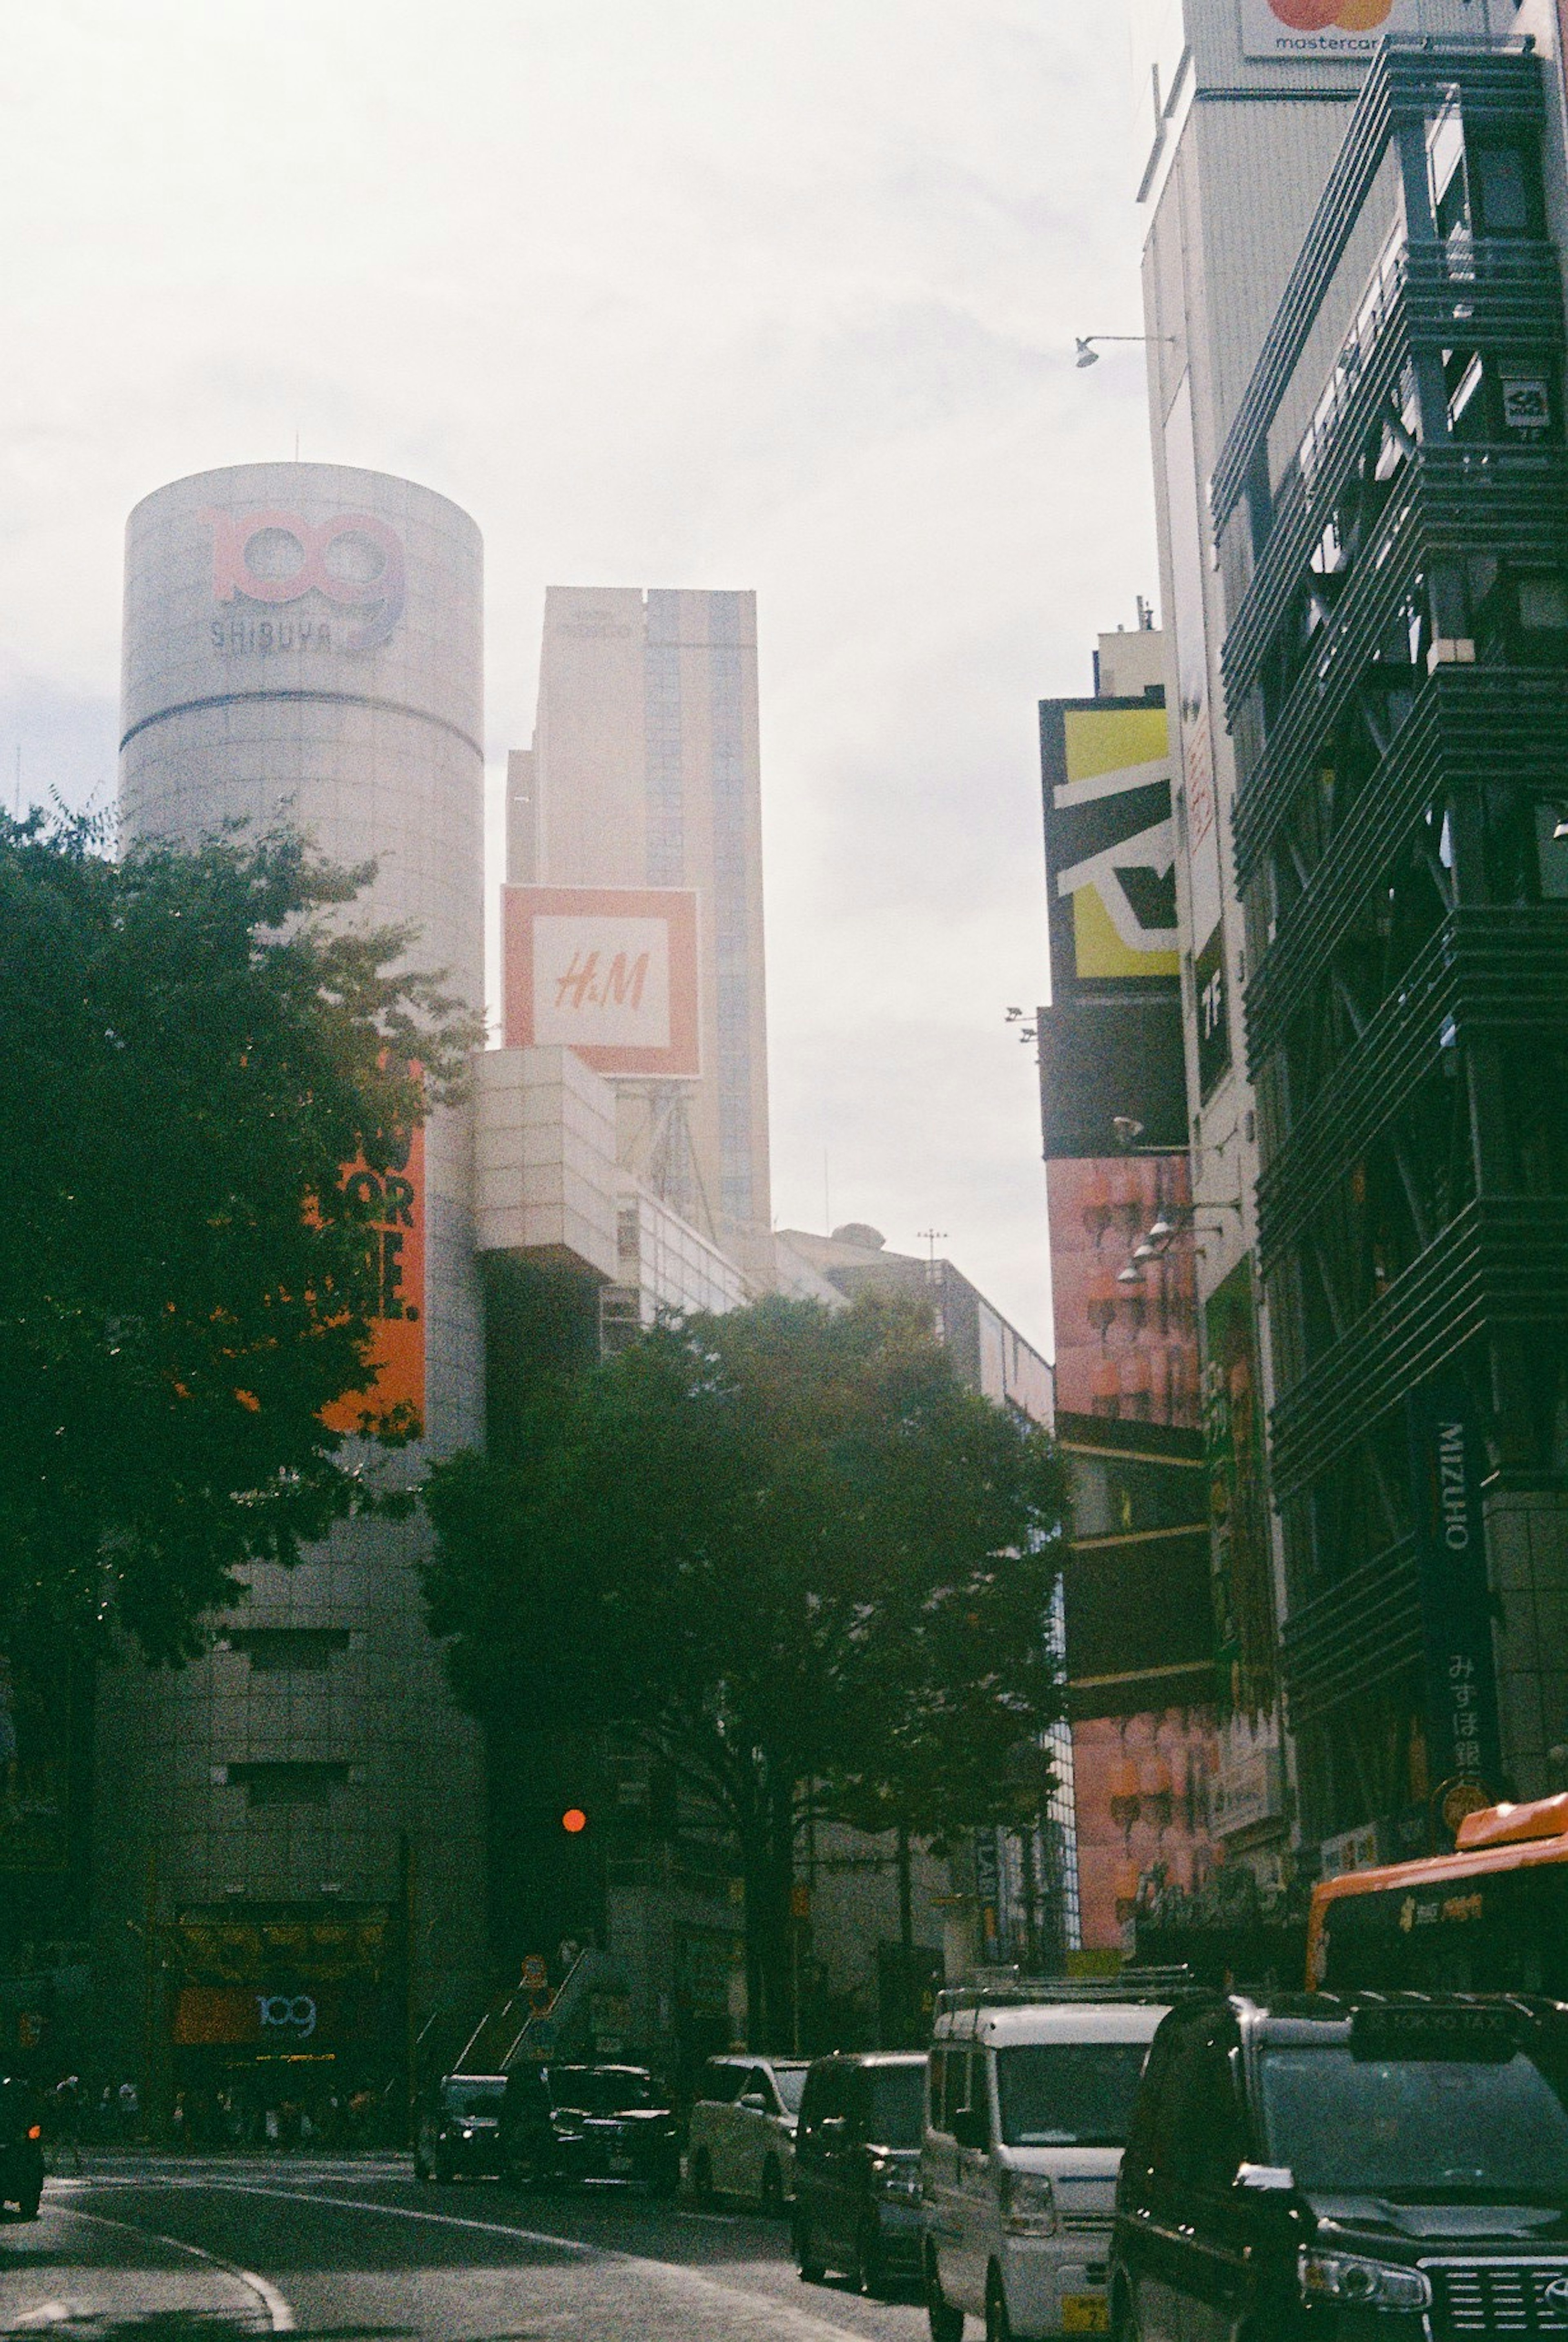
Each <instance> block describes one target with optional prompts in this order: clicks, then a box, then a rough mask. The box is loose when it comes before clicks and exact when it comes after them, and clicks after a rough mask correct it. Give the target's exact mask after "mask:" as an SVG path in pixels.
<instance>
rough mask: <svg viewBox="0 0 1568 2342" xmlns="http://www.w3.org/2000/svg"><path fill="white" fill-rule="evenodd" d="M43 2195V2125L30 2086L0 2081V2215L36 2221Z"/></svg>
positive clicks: (35, 2095) (34, 2093)
mask: <svg viewBox="0 0 1568 2342" xmlns="http://www.w3.org/2000/svg"><path fill="white" fill-rule="evenodd" d="M43 2193H44V2123H43V2117H42V2115H41V2113H40V2111H39V2107H38V2095H37V2092H36V2091H35V2089H34V2087H33V2086H32V2084H31V2083H30V2082H17V2081H7V2080H5V2079H3V2078H0V2211H3V2210H4V2209H5V2206H6V2205H7V2204H15V2207H16V2209H17V2211H18V2212H19V2213H20V2214H21V2216H22V2217H23V2219H25V2220H35V2219H36V2218H37V2217H38V2203H39V2199H40V2197H42V2196H43Z"/></svg>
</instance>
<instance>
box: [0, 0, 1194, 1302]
mask: <svg viewBox="0 0 1568 2342" xmlns="http://www.w3.org/2000/svg"><path fill="white" fill-rule="evenodd" d="M6 29H7V55H8V65H9V72H8V74H7V76H6V91H7V95H6V96H5V101H4V104H5V119H4V123H3V125H0V186H3V188H4V197H3V201H4V207H5V219H4V224H3V235H4V246H5V254H6V265H5V281H6V283H7V285H8V288H9V304H8V305H9V312H10V324H9V330H8V332H7V334H6V335H5V353H6V356H5V371H4V375H3V376H0V401H3V402H4V412H5V430H4V434H3V437H0V453H3V457H4V464H5V497H4V505H3V511H0V779H3V780H4V782H5V785H6V787H7V794H8V795H9V792H10V789H11V788H13V787H14V786H15V756H16V751H17V748H18V747H19V748H20V751H21V760H22V761H21V785H22V793H23V796H24V798H26V797H29V796H43V795H44V794H45V792H46V791H47V790H48V789H49V788H50V787H55V788H57V789H58V790H59V792H60V793H61V794H62V795H63V796H65V797H66V798H67V800H69V801H72V802H76V801H80V800H81V799H82V798H84V797H85V796H88V795H90V794H91V793H93V792H94V791H96V792H97V795H98V798H99V801H100V802H107V801H109V799H110V798H111V797H112V794H113V785H114V763H115V701H116V693H117V688H118V632H119V612H120V565H121V547H122V531H123V527H124V522H125V513H126V511H127V510H128V508H129V506H130V505H132V504H133V503H134V502H135V499H136V498H137V497H138V496H141V495H145V493H146V491H147V490H149V489H150V488H153V487H155V486H157V485H159V484H160V483H161V482H163V481H164V480H165V479H170V478H173V477H175V476H177V475H180V474H182V473H186V472H193V471H198V470H201V469H203V468H205V467H206V466H207V465H217V464H227V463H238V462H254V461H257V460H264V459H267V458H277V457H287V456H289V455H293V453H294V450H295V434H296V433H297V434H298V440H299V448H300V452H301V454H302V455H305V457H307V458H319V459H323V460H328V459H330V460H334V461H339V462H344V463H352V464H363V465H369V466H371V467H373V468H375V469H378V470H385V471H390V472H397V473H405V474H407V475H411V476H412V477H414V478H415V479H418V480H423V481H424V482H426V483H428V485H431V486H432V487H434V488H438V489H440V490H442V491H443V492H444V494H446V495H450V496H453V497H454V498H455V499H456V500H457V501H458V502H459V503H460V504H462V505H464V506H465V507H466V508H467V509H468V510H469V511H470V512H471V513H472V514H473V515H474V517H475V519H476V520H477V521H478V522H479V525H480V526H481V527H482V529H483V531H484V539H485V552H486V568H487V578H488V626H487V665H488V690H487V697H488V730H489V740H490V748H491V753H492V756H493V758H494V763H495V767H496V772H497V775H498V772H499V766H500V762H501V760H502V759H503V757H504V752H505V750H506V749H507V747H508V746H516V745H520V744H523V743H525V742H526V740H527V738H528V736H529V733H530V730H531V727H532V721H533V708H534V686H535V679H536V672H537V662H538V632H539V622H540V616H541V609H542V604H543V597H544V587H545V586H546V585H547V584H571V585H632V586H754V587H755V588H756V590H757V594H758V597H759V625H760V630H761V643H762V652H761V656H762V727H763V760H764V761H763V792H764V808H765V816H766V840H767V843H766V852H767V869H766V877H767V917H768V966H769V1014H770V1024H771V1056H772V1068H773V1105H774V1205H775V1210H776V1216H777V1217H778V1219H779V1222H780V1224H781V1225H784V1226H788V1225H792V1224H793V1225H796V1226H807V1227H820V1226H822V1225H823V1219H824V1154H825V1156H826V1158H827V1168H828V1180H829V1185H830V1189H831V1210H832V1215H833V1217H834V1219H835V1220H844V1219H849V1218H859V1219H869V1220H873V1221H874V1222H875V1223H876V1224H877V1225H878V1226H881V1227H882V1228H883V1229H884V1231H885V1232H886V1234H887V1236H888V1237H889V1240H890V1241H891V1242H892V1243H894V1245H898V1246H908V1247H910V1248H915V1246H916V1245H917V1236H918V1231H920V1230H921V1229H924V1228H928V1227H936V1228H938V1229H942V1230H944V1231H945V1236H944V1240H943V1243H942V1245H941V1246H940V1249H941V1250H943V1251H944V1252H945V1253H947V1254H948V1255H949V1256H950V1257H952V1258H953V1259H954V1260H955V1261H956V1262H957V1263H958V1264H959V1266H961V1267H963V1268H964V1270H965V1271H966V1272H967V1273H968V1274H969V1275H970V1276H973V1277H974V1279H975V1281H976V1282H977V1283H978V1284H979V1285H980V1286H982V1287H983V1288H984V1290H985V1291H987V1292H988V1293H989V1294H990V1295H991V1296H993V1297H994V1299H995V1300H996V1301H997V1302H998V1303H999V1305H1000V1306H1002V1307H1003V1308H1004V1310H1006V1311H1007V1312H1008V1314H1009V1315H1011V1316H1013V1317H1014V1319H1015V1320H1016V1322H1017V1323H1018V1324H1019V1326H1021V1327H1022V1329H1023V1330H1024V1333H1026V1334H1027V1335H1029V1336H1031V1338H1033V1339H1034V1340H1035V1341H1036V1342H1038V1343H1040V1344H1041V1346H1044V1347H1045V1348H1047V1349H1049V1348H1050V1346H1051V1342H1050V1326H1049V1319H1048V1298H1047V1296H1048V1289H1049V1288H1048V1280H1047V1276H1046V1265H1045V1235H1044V1180H1043V1175H1042V1171H1041V1166H1040V1161H1039V1153H1040V1144H1039V1123H1038V1116H1037V1111H1036V1106H1035V1099H1034V1087H1033V1076H1034V1067H1033V1061H1032V1057H1031V1055H1030V1053H1029V1052H1028V1051H1027V1050H1025V1049H1024V1048H1023V1047H1021V1046H1019V1044H1018V1040H1017V1037H1016V1036H1015V1035H1014V1034H1010V1033H1009V1032H1008V1030H1007V1029H1006V1027H1005V1026H1004V1022H1003V1018H1004V1010H1005V1008H1006V1006H1008V1005H1009V1004H1010V1003H1016V1004H1019V1005H1021V1006H1025V1007H1028V1008H1033V1006H1034V1004H1035V1002H1036V1001H1037V1000H1038V998H1039V997H1040V996H1041V994H1042V991H1043V989H1044V983H1045V968H1046V955H1045V944H1044V883H1043V876H1042V866H1041V848H1040V818H1039V777H1038V769H1037V764H1036V756H1035V729H1034V727H1035V717H1034V701H1035V700H1036V698H1037V697H1038V696H1040V695H1041V694H1042V693H1051V692H1063V691H1086V690H1088V689H1089V687H1090V684H1089V654H1090V649H1091V646H1092V642H1093V636H1094V632H1095V630H1096V629H1097V628H1099V627H1112V626H1115V625H1116V624H1117V623H1118V622H1119V621H1125V622H1126V623H1128V624H1129V625H1130V624H1131V623H1132V621H1133V606H1134V595H1135V594H1136V593H1138V592H1140V591H1142V592H1144V593H1145V594H1148V593H1152V592H1153V590H1154V553H1153V534H1152V522H1151V517H1150V513H1151V504H1150V493H1149V485H1148V443H1147V425H1146V422H1145V419H1144V404H1143V368H1142V363H1141V355H1140V353H1138V352H1137V351H1136V350H1130V351H1125V352H1120V353H1112V354H1107V356H1106V359H1105V362H1104V364H1102V365H1100V366H1098V367H1097V368H1095V369H1094V371H1093V372H1091V373H1082V372H1079V371H1077V370H1076V369H1075V368H1074V364H1073V338H1074V334H1077V333H1089V332H1094V331H1096V330H1099V331H1112V330H1123V331H1128V330H1133V329H1135V327H1136V325H1137V322H1138V297H1137V281H1136V268H1137V249H1138V244H1139V239H1140V235H1141V233H1142V218H1141V215H1140V214H1139V213H1138V212H1137V210H1136V208H1135V207H1134V204H1133V201H1132V188H1133V184H1134V175H1135V174H1134V165H1133V161H1132V137H1131V133H1130V128H1129V124H1128V119H1127V111H1128V105H1127V100H1128V84H1129V76H1128V61H1127V33H1126V26H1125V19H1124V5H1123V0H1077V5H1069V0H1029V5H1023V0H1014V4H1013V5H1007V4H1006V0H941V5H927V0H833V4H832V5H830V4H829V0H788V5H787V6H786V5H763V0H727V5H720V0H658V5H651V0H443V4H442V5H438V6H433V5H430V0H313V5H305V6H291V5H257V0H244V5H236V0H138V5H137V6H136V7H135V8H134V9H133V8H127V7H126V6H125V0H94V5H79V0H49V5H46V6H32V7H28V8H23V9H16V10H13V11H12V12H10V14H9V15H8V20H7V28H6ZM497 786H498V783H497Z"/></svg>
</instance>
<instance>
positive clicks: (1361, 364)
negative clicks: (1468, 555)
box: [1221, 238, 1563, 708]
mask: <svg viewBox="0 0 1568 2342" xmlns="http://www.w3.org/2000/svg"><path fill="white" fill-rule="evenodd" d="M1455 344H1457V345H1460V346H1461V347H1463V348H1465V349H1476V350H1481V351H1486V352H1492V353H1495V354H1498V355H1502V354H1505V353H1508V352H1516V351H1519V350H1521V349H1522V348H1523V349H1527V350H1529V351H1531V352H1532V353H1534V352H1538V351H1542V350H1545V349H1561V348H1562V346H1563V285H1562V276H1561V273H1560V271H1559V269H1558V265H1557V255H1556V253H1555V251H1554V249H1553V246H1552V245H1550V244H1543V243H1535V242H1525V241H1523V240H1522V239H1510V240H1504V239H1502V238H1491V239H1488V240H1483V241H1482V242H1479V243H1477V242H1474V241H1472V242H1470V243H1469V244H1467V245H1464V246H1463V247H1462V248H1461V247H1459V246H1456V245H1445V244H1438V243H1435V242H1430V241H1429V242H1423V243H1405V242H1403V240H1401V241H1400V242H1398V243H1392V242H1391V244H1390V245H1389V246H1388V247H1387V249H1386V250H1385V251H1384V252H1383V255H1382V256H1381V258H1380V259H1379V261H1378V263H1377V265H1376V266H1375V267H1374V268H1373V273H1372V276H1371V278H1370V280H1369V283H1368V285H1367V290H1366V292H1365V294H1364V295H1363V299H1362V302H1361V305H1360V306H1359V308H1358V309H1357V312H1356V315H1355V317H1354V319H1353V323H1352V325H1351V328H1350V331H1349V333H1348V334H1347V335H1345V338H1344V341H1343V344H1342V345H1341V348H1340V352H1339V355H1338V357H1337V358H1336V360H1335V362H1334V365H1333V370H1332V372H1331V374H1330V375H1329V380H1328V385H1327V388H1326V389H1325V390H1324V392H1323V398H1322V400H1321V401H1320V402H1319V405H1318V409H1317V412H1316V414H1315V415H1313V421H1312V423H1311V425H1310V426H1309V427H1308V429H1307V431H1306V433H1305V435H1304V436H1303V440H1302V443H1301V445H1300V447H1299V448H1298V450H1297V452H1296V455H1295V457H1294V460H1293V463H1292V465H1291V466H1290V470H1289V472H1288V474H1287V475H1286V477H1285V479H1284V480H1283V482H1282V484H1281V485H1280V487H1279V489H1278V491H1277V492H1276V495H1275V499H1274V506H1273V516H1272V522H1271V526H1270V530H1269V536H1268V541H1267V544H1266V545H1264V547H1263V554H1262V555H1261V557H1260V559H1259V562H1258V566H1257V568H1256V570H1255V572H1254V574H1253V579H1252V582H1251V584H1250V585H1249V586H1248V587H1247V591H1246V593H1245V595H1244V596H1243V599H1242V603H1241V606H1240V607H1239V608H1238V609H1237V611H1236V613H1235V616H1234V617H1233V619H1232V621H1231V626H1230V630H1229V632H1228V634H1227V635H1226V637H1225V646H1224V650H1223V654H1222V656H1221V668H1222V672H1223V676H1224V682H1225V700H1226V705H1227V706H1229V707H1232V708H1234V707H1236V706H1239V705H1240V703H1241V700H1242V698H1243V696H1244V695H1245V694H1246V693H1247V692H1248V691H1250V690H1251V689H1252V687H1253V683H1254V682H1255V681H1256V679H1257V675H1258V671H1259V668H1260V667H1261V666H1262V665H1263V660H1264V658H1265V657H1266V656H1267V654H1268V649H1269V646H1270V645H1271V643H1272V642H1273V638H1274V636H1275V635H1276V634H1277V632H1278V629H1279V627H1280V626H1281V624H1282V623H1283V621H1284V620H1285V619H1286V618H1287V617H1288V616H1289V612H1290V606H1291V601H1292V597H1293V595H1294V594H1295V592H1296V590H1297V588H1298V587H1299V586H1300V585H1301V582H1302V577H1303V572H1304V570H1305V569H1306V566H1307V563H1308V560H1309V558H1310V556H1311V555H1312V552H1313V547H1314V546H1315V545H1317V544H1318V543H1319V542H1320V540H1321V539H1322V536H1323V531H1324V530H1325V529H1326V527H1327V526H1328V525H1329V523H1330V521H1331V520H1332V519H1333V515H1334V511H1335V508H1336V506H1337V505H1338V504H1339V502H1340V499H1341V498H1342V496H1343V494H1344V490H1345V486H1346V484H1347V482H1348V481H1349V479H1350V476H1351V474H1352V472H1353V469H1354V467H1355V464H1356V461H1357V459H1358V457H1359V455H1360V454H1361V450H1362V447H1363V444H1364V442H1365V440H1366V438H1367V436H1368V435H1369V434H1370V433H1371V431H1372V430H1373V427H1374V425H1375V424H1376V421H1377V417H1378V414H1379V411H1380V410H1381V408H1382V407H1383V403H1384V401H1385V400H1386V399H1387V398H1388V397H1389V396H1390V395H1391V394H1392V393H1393V390H1394V387H1395V385H1396V384H1397V382H1398V380H1399V375H1400V372H1401V369H1402V367H1403V365H1404V361H1405V359H1406V357H1407V356H1408V355H1410V354H1411V352H1412V351H1413V350H1416V349H1420V348H1423V347H1428V348H1434V349H1443V348H1447V347H1451V346H1453V345H1455Z"/></svg>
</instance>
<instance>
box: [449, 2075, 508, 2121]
mask: <svg viewBox="0 0 1568 2342" xmlns="http://www.w3.org/2000/svg"><path fill="white" fill-rule="evenodd" d="M505 2095H506V2082H505V2077H504V2076H501V2077H496V2078H495V2079H494V2080H492V2081H483V2082H470V2081H466V2080H464V2081H455V2082H443V2084H442V2086H441V2104H442V2107H444V2110H445V2112H446V2113H447V2114H449V2115H498V2114H499V2113H500V2111H501V2101H502V2099H503V2098H504V2097H505Z"/></svg>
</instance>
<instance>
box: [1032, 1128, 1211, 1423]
mask: <svg viewBox="0 0 1568 2342" xmlns="http://www.w3.org/2000/svg"><path fill="white" fill-rule="evenodd" d="M1045 1192H1046V1197H1047V1203H1048V1208H1049V1213H1050V1226H1051V1284H1052V1296H1053V1316H1054V1320H1055V1328H1056V1405H1057V1407H1058V1409H1060V1410H1062V1411H1064V1412H1065V1413H1067V1414H1069V1415H1097V1416H1108V1417H1110V1418H1111V1419H1112V1420H1114V1421H1116V1422H1120V1423H1161V1424H1166V1425H1169V1426H1173V1427H1175V1428H1179V1429H1184V1430H1195V1429H1196V1428H1197V1426H1198V1422H1199V1396H1198V1305H1197V1288H1196V1285H1195V1283H1194V1280H1193V1239H1192V1230H1191V1223H1190V1216H1189V1209H1188V1207H1189V1205H1190V1201H1191V1186H1190V1184H1189V1176H1188V1165H1187V1157H1186V1156H1184V1155H1134V1156H1120V1157H1116V1158H1114V1159H1112V1160H1109V1161H1106V1160H1094V1159H1091V1160H1087V1161H1080V1160H1076V1159H1060V1160H1057V1161H1055V1162H1053V1163H1048V1164H1047V1165H1046V1166H1045ZM1162 1222H1164V1224H1165V1226H1168V1227H1170V1228H1174V1231H1175V1233H1174V1235H1173V1236H1170V1237H1169V1239H1168V1240H1165V1239H1156V1240H1155V1246H1154V1249H1155V1253H1156V1256H1155V1257H1153V1258H1149V1259H1146V1260H1144V1261H1143V1262H1134V1258H1133V1255H1134V1251H1135V1249H1136V1248H1137V1247H1138V1246H1140V1245H1141V1244H1144V1242H1146V1241H1148V1240H1149V1232H1150V1230H1152V1229H1156V1228H1158V1227H1159V1226H1160V1224H1161V1223H1162ZM1129 1267H1133V1268H1134V1269H1135V1270H1136V1272H1137V1280H1136V1282H1135V1283H1134V1282H1124V1279H1123V1275H1122V1272H1123V1271H1124V1270H1125V1269H1127V1268H1129Z"/></svg>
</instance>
